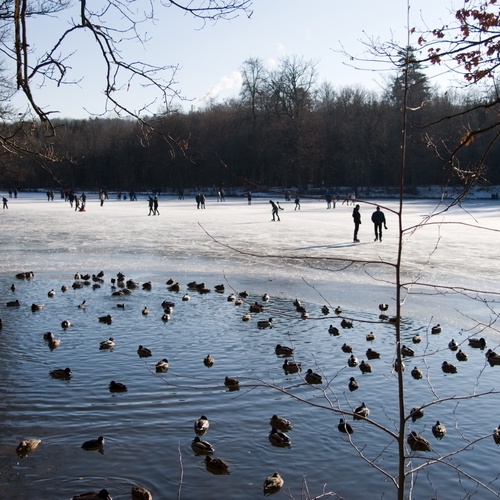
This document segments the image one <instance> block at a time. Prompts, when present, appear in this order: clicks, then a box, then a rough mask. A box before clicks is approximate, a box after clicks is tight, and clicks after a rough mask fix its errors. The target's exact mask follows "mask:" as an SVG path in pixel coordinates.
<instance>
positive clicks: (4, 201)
mask: <svg viewBox="0 0 500 500" xmlns="http://www.w3.org/2000/svg"><path fill="white" fill-rule="evenodd" d="M2 201H3V208H9V206H8V205H7V202H8V201H9V200H7V198H6V197H5V196H4V197H3V198H2Z"/></svg>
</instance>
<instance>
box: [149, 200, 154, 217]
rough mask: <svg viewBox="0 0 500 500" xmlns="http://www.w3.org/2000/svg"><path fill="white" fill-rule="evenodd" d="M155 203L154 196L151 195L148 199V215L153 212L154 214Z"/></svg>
mask: <svg viewBox="0 0 500 500" xmlns="http://www.w3.org/2000/svg"><path fill="white" fill-rule="evenodd" d="M153 203H154V200H153V197H152V196H150V197H149V201H148V206H149V214H148V215H151V214H153V215H154V208H153Z"/></svg>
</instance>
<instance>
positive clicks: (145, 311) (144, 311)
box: [142, 306, 151, 316]
mask: <svg viewBox="0 0 500 500" xmlns="http://www.w3.org/2000/svg"><path fill="white" fill-rule="evenodd" d="M150 312H151V311H150V310H149V309H148V308H147V306H144V309H143V310H142V315H143V316H147V315H148V314H149V313H150Z"/></svg>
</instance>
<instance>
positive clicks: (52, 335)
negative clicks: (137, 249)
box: [43, 332, 56, 340]
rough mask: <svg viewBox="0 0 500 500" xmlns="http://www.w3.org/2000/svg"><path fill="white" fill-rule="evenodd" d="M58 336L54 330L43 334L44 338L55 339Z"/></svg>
mask: <svg viewBox="0 0 500 500" xmlns="http://www.w3.org/2000/svg"><path fill="white" fill-rule="evenodd" d="M55 338H56V336H55V335H54V334H53V333H52V332H45V333H44V334H43V340H53V339H55Z"/></svg>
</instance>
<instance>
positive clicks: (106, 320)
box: [99, 314, 113, 325]
mask: <svg viewBox="0 0 500 500" xmlns="http://www.w3.org/2000/svg"><path fill="white" fill-rule="evenodd" d="M99 323H105V324H106V325H111V323H113V317H112V316H111V314H107V315H106V316H101V317H99Z"/></svg>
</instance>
